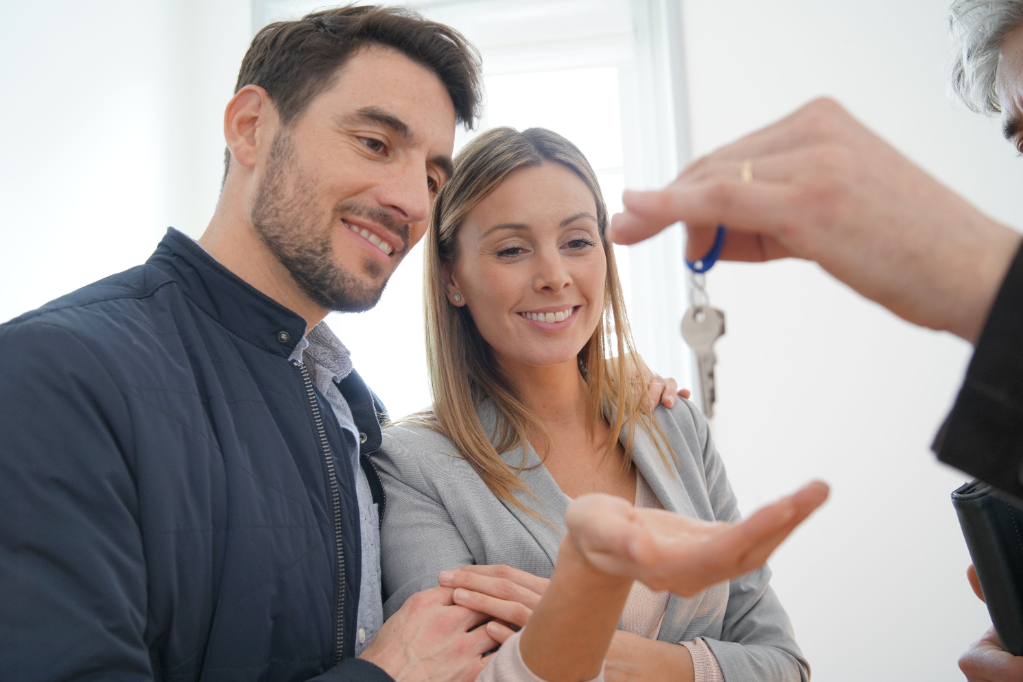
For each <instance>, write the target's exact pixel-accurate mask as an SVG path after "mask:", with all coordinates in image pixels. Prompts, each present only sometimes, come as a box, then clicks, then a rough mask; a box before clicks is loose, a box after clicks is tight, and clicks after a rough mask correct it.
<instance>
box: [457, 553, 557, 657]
mask: <svg viewBox="0 0 1023 682" xmlns="http://www.w3.org/2000/svg"><path fill="white" fill-rule="evenodd" d="M437 581H438V582H439V583H440V584H441V585H442V586H443V587H449V588H454V590H455V591H454V595H453V598H454V602H455V604H457V605H459V606H463V607H465V608H467V609H472V610H473V611H477V612H479V613H484V614H486V615H488V616H491V617H492V618H494V619H495V620H493V621H491V622H490V623H488V624H487V634H488V635H490V637H492V638H493V639H494V640H495V641H497V642H498V643H499V644H504V641H505V640H506V639H508V638H509V637H511V636H512V635H513V634H515V631H516V630H518V629H520V628H522V627H523V626H524V625H525V624H526V621H528V620H529V617H530V616H532V615H533V609H535V608H536V605H537V604H538V603H539V602H540V598H541V597H542V596H543V594H544V592H545V591H546V589H547V586H548V585H549V584H550V582H551V581H550V580H548V579H547V578H541V577H539V576H535V575H533V574H532V573H526V572H525V571H520V570H519V569H517V568H512V567H511V566H505V565H500V564H495V565H485V566H463V567H462V568H459V569H456V570H453V571H442V572H441V574H440V576H439V577H438V579H437Z"/></svg>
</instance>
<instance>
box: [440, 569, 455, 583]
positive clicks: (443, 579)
mask: <svg viewBox="0 0 1023 682" xmlns="http://www.w3.org/2000/svg"><path fill="white" fill-rule="evenodd" d="M453 577H455V574H454V572H453V571H441V572H440V575H439V576H437V582H439V583H440V584H441V585H447V584H448V583H450V582H451V579H452V578H453Z"/></svg>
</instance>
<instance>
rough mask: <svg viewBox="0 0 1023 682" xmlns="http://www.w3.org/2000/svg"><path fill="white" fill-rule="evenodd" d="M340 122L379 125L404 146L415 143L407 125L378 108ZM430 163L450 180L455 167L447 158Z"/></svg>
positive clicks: (360, 110) (436, 157) (356, 113)
mask: <svg viewBox="0 0 1023 682" xmlns="http://www.w3.org/2000/svg"><path fill="white" fill-rule="evenodd" d="M340 121H341V123H342V124H347V125H351V124H353V123H379V124H380V125H384V126H387V127H388V128H390V129H391V130H393V131H394V132H395V133H396V134H397V135H398V136H399V137H400V138H401V139H403V140H404V141H405V143H406V144H410V145H412V144H415V143H416V136H415V133H413V132H412V129H411V128H409V127H408V124H407V123H405V122H404V121H402V120H401V119H400V118H398V117H397V116H395V115H394V114H389V113H387V112H386V111H384V110H383V109H381V108H380V107H363V108H362V109H359V110H358V111H356V112H355V113H354V114H347V115H345V116H342V117H341V119H340ZM430 163H432V164H434V165H435V166H437V167H438V168H440V169H441V171H443V173H444V175H445V177H447V178H450V177H451V176H452V175H453V174H454V172H455V165H454V163H453V162H452V161H451V157H449V156H435V157H433V158H432V159H430Z"/></svg>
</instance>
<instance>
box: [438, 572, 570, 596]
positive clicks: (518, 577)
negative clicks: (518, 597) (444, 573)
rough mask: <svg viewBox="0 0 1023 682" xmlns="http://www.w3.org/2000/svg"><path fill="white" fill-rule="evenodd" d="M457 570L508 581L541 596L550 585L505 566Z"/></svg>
mask: <svg viewBox="0 0 1023 682" xmlns="http://www.w3.org/2000/svg"><path fill="white" fill-rule="evenodd" d="M458 570H459V571H465V572H467V573H475V574H478V575H485V576H490V577H491V578H502V579H504V580H509V581H511V582H513V583H515V584H516V585H519V586H521V587H524V588H526V589H527V590H530V591H531V592H535V593H536V594H541V595H542V594H543V593H544V590H546V589H547V586H548V585H550V583H551V581H550V580H549V579H547V578H541V577H540V576H537V575H533V574H532V573H528V572H526V571H521V570H519V569H517V568H512V567H511V566H507V565H505V564H482V565H479V566H477V565H474V564H470V565H468V566H462V567H461V568H460V569H458Z"/></svg>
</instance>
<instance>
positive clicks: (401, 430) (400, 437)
mask: <svg viewBox="0 0 1023 682" xmlns="http://www.w3.org/2000/svg"><path fill="white" fill-rule="evenodd" d="M374 460H375V462H376V463H377V464H378V468H380V469H381V470H382V472H383V473H385V474H390V475H391V476H393V477H395V478H398V479H401V480H405V481H409V480H415V479H417V478H425V479H430V478H432V477H433V475H434V474H435V473H436V472H439V471H447V470H449V469H450V468H451V467H452V466H455V467H457V466H459V465H465V464H466V463H465V462H464V460H463V459H462V458H461V457H460V456H459V455H458V448H457V447H456V446H455V444H454V443H452V442H451V441H450V440H449V439H448V438H447V437H446V436H445V435H444V434H442V433H440V432H439V431H438V430H436V429H435V428H434V427H432V425H431V424H429V423H428V422H425V420H424V421H402V422H397V423H395V424H391V425H390V426H388V427H387V428H385V429H384V431H383V440H382V442H381V444H380V450H379V451H378V452H377V453H376V454H375V455H374Z"/></svg>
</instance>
